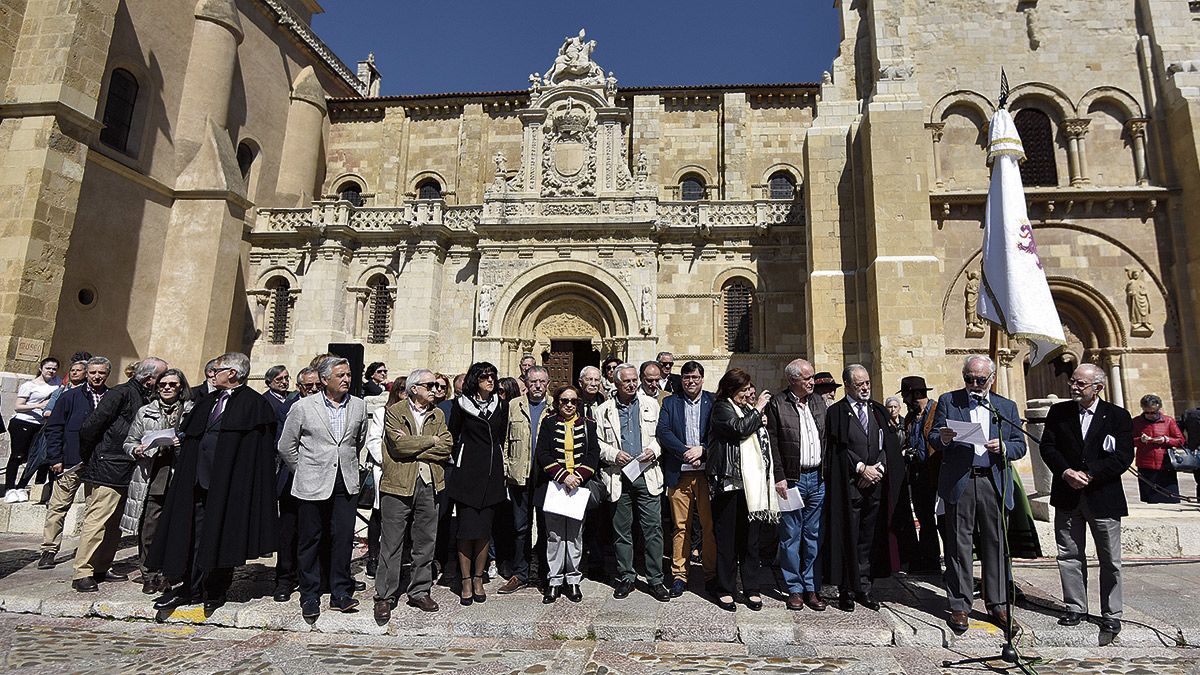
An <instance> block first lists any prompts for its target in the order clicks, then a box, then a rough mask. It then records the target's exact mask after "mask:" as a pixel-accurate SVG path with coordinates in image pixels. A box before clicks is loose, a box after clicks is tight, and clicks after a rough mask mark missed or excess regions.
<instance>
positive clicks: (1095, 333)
mask: <svg viewBox="0 0 1200 675" xmlns="http://www.w3.org/2000/svg"><path fill="white" fill-rule="evenodd" d="M1050 292H1051V295H1052V296H1053V297H1054V305H1055V307H1056V308H1057V309H1058V314H1059V319H1061V320H1062V323H1063V332H1064V334H1065V336H1066V338H1067V347H1066V349H1065V350H1063V352H1062V353H1061V354H1059V356H1057V357H1055V358H1053V359H1050V360H1049V361H1045V362H1043V363H1041V364H1039V365H1038V366H1036V367H1034V368H1030V367H1029V363H1028V361H1026V363H1025V394H1026V398H1027V399H1044V398H1048V397H1049V396H1051V395H1055V396H1058V397H1059V398H1069V397H1070V385H1069V384H1068V381H1069V380H1070V378H1071V373H1072V372H1074V371H1075V368H1077V367H1078V366H1079V364H1081V363H1094V364H1097V365H1099V366H1100V367H1101V368H1103V369H1104V370H1105V373H1106V374H1107V375H1108V379H1109V385H1108V392H1107V396H1106V398H1109V399H1110V400H1112V401H1113V402H1114V403H1117V404H1118V405H1122V406H1124V405H1125V400H1124V382H1123V381H1122V377H1123V373H1122V372H1121V371H1122V369H1121V356H1122V354H1124V353H1125V351H1126V349H1127V345H1126V344H1125V341H1124V339H1123V336H1124V332H1123V330H1122V328H1121V321H1120V318H1119V314H1118V313H1117V310H1116V308H1115V307H1113V306H1112V305H1111V304H1110V303H1109V302H1108V301H1107V300H1106V299H1105V298H1104V297H1103V296H1101V295H1100V294H1099V293H1098V292H1097V291H1096V290H1095V289H1093V288H1091V287H1090V286H1087V285H1085V284H1083V283H1081V282H1079V281H1076V280H1074V279H1062V278H1052V279H1050Z"/></svg>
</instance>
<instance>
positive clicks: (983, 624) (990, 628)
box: [968, 619, 1001, 635]
mask: <svg viewBox="0 0 1200 675" xmlns="http://www.w3.org/2000/svg"><path fill="white" fill-rule="evenodd" d="M968 625H970V626H971V628H977V629H980V630H984V631H987V632H988V634H990V635H996V634H999V633H1000V632H1001V631H1000V628H999V627H998V626H996V625H995V624H993V623H991V622H990V621H979V620H978V619H972V620H971V621H970V622H969V624H968Z"/></svg>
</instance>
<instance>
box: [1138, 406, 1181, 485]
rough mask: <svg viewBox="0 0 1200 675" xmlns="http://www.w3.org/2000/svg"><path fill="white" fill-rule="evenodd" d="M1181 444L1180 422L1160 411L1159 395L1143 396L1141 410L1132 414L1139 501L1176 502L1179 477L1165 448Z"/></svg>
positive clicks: (1179, 446)
mask: <svg viewBox="0 0 1200 675" xmlns="http://www.w3.org/2000/svg"><path fill="white" fill-rule="evenodd" d="M1183 445H1184V441H1183V432H1181V431H1180V430H1179V425H1177V424H1175V420H1174V419H1172V418H1171V417H1168V416H1166V415H1164V414H1162V399H1161V398H1159V397H1158V396H1155V395H1154V394H1146V395H1145V396H1143V397H1142V414H1141V415H1138V416H1137V417H1135V418H1133V447H1134V449H1135V451H1136V453H1135V455H1134V464H1135V465H1136V466H1137V470H1138V473H1139V474H1141V476H1142V479H1141V480H1139V481H1138V489H1139V490H1140V492H1141V500H1142V502H1144V503H1146V504H1178V503H1179V481H1178V479H1177V477H1176V475H1175V469H1174V468H1172V467H1171V462H1170V461H1169V460H1168V459H1167V449H1168V448H1182V447H1183ZM1156 488H1157V489H1156Z"/></svg>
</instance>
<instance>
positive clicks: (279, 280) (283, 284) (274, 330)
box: [267, 277, 292, 345]
mask: <svg viewBox="0 0 1200 675" xmlns="http://www.w3.org/2000/svg"><path fill="white" fill-rule="evenodd" d="M267 290H269V291H270V292H271V299H270V302H271V305H270V308H271V312H270V315H269V316H270V318H269V319H268V321H267V323H268V326H267V342H270V343H271V344H273V345H281V344H283V343H284V342H286V341H287V338H288V333H289V332H290V331H289V329H288V323H289V322H290V321H291V310H292V285H291V284H290V283H288V280H287V279H285V278H283V277H273V278H272V279H271V280H270V281H268V282H267Z"/></svg>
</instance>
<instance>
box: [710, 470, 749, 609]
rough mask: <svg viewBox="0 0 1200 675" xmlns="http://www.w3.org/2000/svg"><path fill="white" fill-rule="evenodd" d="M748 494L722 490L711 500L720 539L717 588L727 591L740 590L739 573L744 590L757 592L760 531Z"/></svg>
mask: <svg viewBox="0 0 1200 675" xmlns="http://www.w3.org/2000/svg"><path fill="white" fill-rule="evenodd" d="M749 516H750V514H749V511H748V510H747V509H746V497H745V495H743V494H742V491H741V490H732V491H729V492H720V493H718V494H717V495H716V496H715V497H713V500H712V519H713V536H714V537H715V538H716V540H717V588H718V589H719V590H720V592H721V593H722V594H724V595H733V594H734V593H736V592H737V577H738V575H739V573H740V576H741V578H742V592H743V593H745V594H746V595H753V594H755V593H757V592H758V580H757V579H756V578H755V575H756V574H757V573H758V566H759V557H758V531H759V528H758V527H757V526H756V525H757V524H752V523H751V522H750V517H749Z"/></svg>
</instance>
